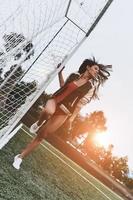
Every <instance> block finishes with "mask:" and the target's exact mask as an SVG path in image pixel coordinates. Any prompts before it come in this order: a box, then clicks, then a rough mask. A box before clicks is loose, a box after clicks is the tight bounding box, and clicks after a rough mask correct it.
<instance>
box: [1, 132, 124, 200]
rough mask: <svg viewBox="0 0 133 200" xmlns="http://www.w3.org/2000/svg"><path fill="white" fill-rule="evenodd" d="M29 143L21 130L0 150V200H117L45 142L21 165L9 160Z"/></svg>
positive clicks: (101, 185)
mask: <svg viewBox="0 0 133 200" xmlns="http://www.w3.org/2000/svg"><path fill="white" fill-rule="evenodd" d="M30 140H31V138H30V137H29V135H27V134H26V133H24V132H23V131H22V130H21V132H20V133H19V134H17V135H16V136H15V137H14V138H13V139H12V140H11V141H10V142H9V143H8V144H7V145H6V147H4V148H3V149H2V150H1V151H0V165H1V166H0V200H8V199H10V200H45V199H46V200H93V199H94V200H120V199H121V198H119V197H118V196H117V195H116V194H114V193H112V192H111V191H110V190H108V189H107V188H106V187H105V186H104V185H103V184H101V183H100V182H99V181H97V180H96V179H95V178H94V177H92V176H91V175H90V174H89V173H87V172H86V171H84V170H83V169H82V168H81V167H79V166H78V165H76V164H75V163H74V162H72V161H71V160H70V159H68V158H67V157H66V156H64V155H63V154H62V153H60V152H59V151H57V150H56V149H55V148H54V147H52V146H51V145H49V144H48V143H47V142H43V146H42V145H40V146H39V147H38V148H37V149H36V150H35V151H34V152H33V153H32V154H31V155H30V156H29V157H27V158H26V159H25V160H24V162H23V163H22V167H21V169H20V170H19V171H17V170H15V169H14V168H13V167H12V162H13V157H14V155H16V154H18V152H20V150H21V149H22V148H24V147H25V145H26V144H27V143H28V142H29V141H30Z"/></svg>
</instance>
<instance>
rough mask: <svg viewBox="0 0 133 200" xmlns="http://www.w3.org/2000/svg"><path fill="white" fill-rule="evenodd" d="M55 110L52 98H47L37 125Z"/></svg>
mask: <svg viewBox="0 0 133 200" xmlns="http://www.w3.org/2000/svg"><path fill="white" fill-rule="evenodd" d="M55 110H56V102H55V100H54V99H49V100H48V101H47V103H46V105H45V107H44V109H43V110H42V112H41V114H40V117H39V120H38V122H37V125H38V126H40V125H41V124H42V123H43V122H44V120H47V119H48V118H49V116H51V115H53V114H54V112H55Z"/></svg>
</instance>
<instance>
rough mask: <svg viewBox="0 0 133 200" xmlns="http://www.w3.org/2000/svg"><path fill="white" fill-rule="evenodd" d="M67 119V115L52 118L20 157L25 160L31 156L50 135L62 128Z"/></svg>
mask: <svg viewBox="0 0 133 200" xmlns="http://www.w3.org/2000/svg"><path fill="white" fill-rule="evenodd" d="M66 119H67V115H54V116H52V117H51V119H50V120H49V121H48V122H47V123H46V124H45V125H44V126H42V128H41V129H40V130H39V132H38V134H37V136H36V137H35V138H34V139H33V140H32V141H31V143H30V144H28V145H27V147H26V148H25V149H24V150H23V151H22V153H21V154H20V155H19V157H20V158H24V157H25V156H27V155H28V154H30V153H31V152H32V151H33V150H34V149H35V148H36V147H37V146H38V145H39V144H40V143H41V141H42V140H43V139H44V138H45V137H46V136H47V135H48V134H51V133H53V132H55V131H56V130H57V129H58V128H59V127H61V126H62V125H63V123H64V122H65V121H66Z"/></svg>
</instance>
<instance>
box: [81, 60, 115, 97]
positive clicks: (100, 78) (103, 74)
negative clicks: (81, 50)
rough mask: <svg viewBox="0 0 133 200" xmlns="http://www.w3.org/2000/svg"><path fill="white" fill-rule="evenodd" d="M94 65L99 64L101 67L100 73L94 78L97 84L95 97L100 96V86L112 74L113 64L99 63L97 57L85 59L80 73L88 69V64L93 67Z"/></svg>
mask: <svg viewBox="0 0 133 200" xmlns="http://www.w3.org/2000/svg"><path fill="white" fill-rule="evenodd" d="M93 65H97V66H98V67H99V73H98V75H97V77H96V78H94V79H93V83H94V85H96V89H95V91H94V94H93V97H94V98H98V95H97V93H98V89H99V86H100V85H102V84H103V83H104V82H105V81H106V80H107V79H108V77H109V76H110V71H111V69H112V65H103V64H99V63H98V62H97V61H96V59H95V57H93V58H92V59H85V60H84V61H83V63H82V64H81V65H80V67H79V70H78V73H79V74H83V73H84V72H85V71H86V68H87V66H90V67H92V66H93Z"/></svg>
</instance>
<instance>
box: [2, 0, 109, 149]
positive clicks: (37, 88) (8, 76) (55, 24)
mask: <svg viewBox="0 0 133 200" xmlns="http://www.w3.org/2000/svg"><path fill="white" fill-rule="evenodd" d="M112 1H113V0H82V1H81V0H45V1H44V0H34V1H32V0H20V1H18V0H14V3H13V5H12V4H11V1H10V0H7V1H5V2H4V1H3V3H2V5H1V7H0V13H1V15H2V17H1V18H0V149H1V148H2V147H3V146H4V145H5V144H6V143H7V142H8V141H9V140H10V139H11V137H13V135H14V134H15V133H16V132H15V131H14V134H11V132H12V131H13V129H14V128H15V127H16V125H17V124H18V123H19V122H20V120H21V119H22V117H23V116H24V115H25V114H26V113H27V111H28V110H29V109H30V108H31V106H32V105H33V104H34V103H35V101H36V100H37V99H38V98H39V97H40V95H41V94H42V93H43V92H44V91H45V89H46V87H47V86H48V85H49V83H50V82H51V81H52V80H53V79H54V77H55V76H56V75H57V73H58V71H59V70H61V68H62V66H63V65H64V64H65V63H66V62H67V61H68V60H69V59H70V58H71V56H72V55H73V54H74V53H75V51H76V50H77V49H78V48H79V47H80V46H81V44H82V43H83V42H84V41H85V39H86V38H87V37H88V36H89V34H90V33H91V32H92V30H93V29H94V28H95V26H96V25H97V23H98V22H99V20H100V19H101V17H102V16H103V14H104V13H105V12H106V10H107V9H108V7H109V6H110V4H111V3H112ZM7 2H8V3H9V4H7ZM58 63H61V66H60V68H58V69H57V65H58Z"/></svg>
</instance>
